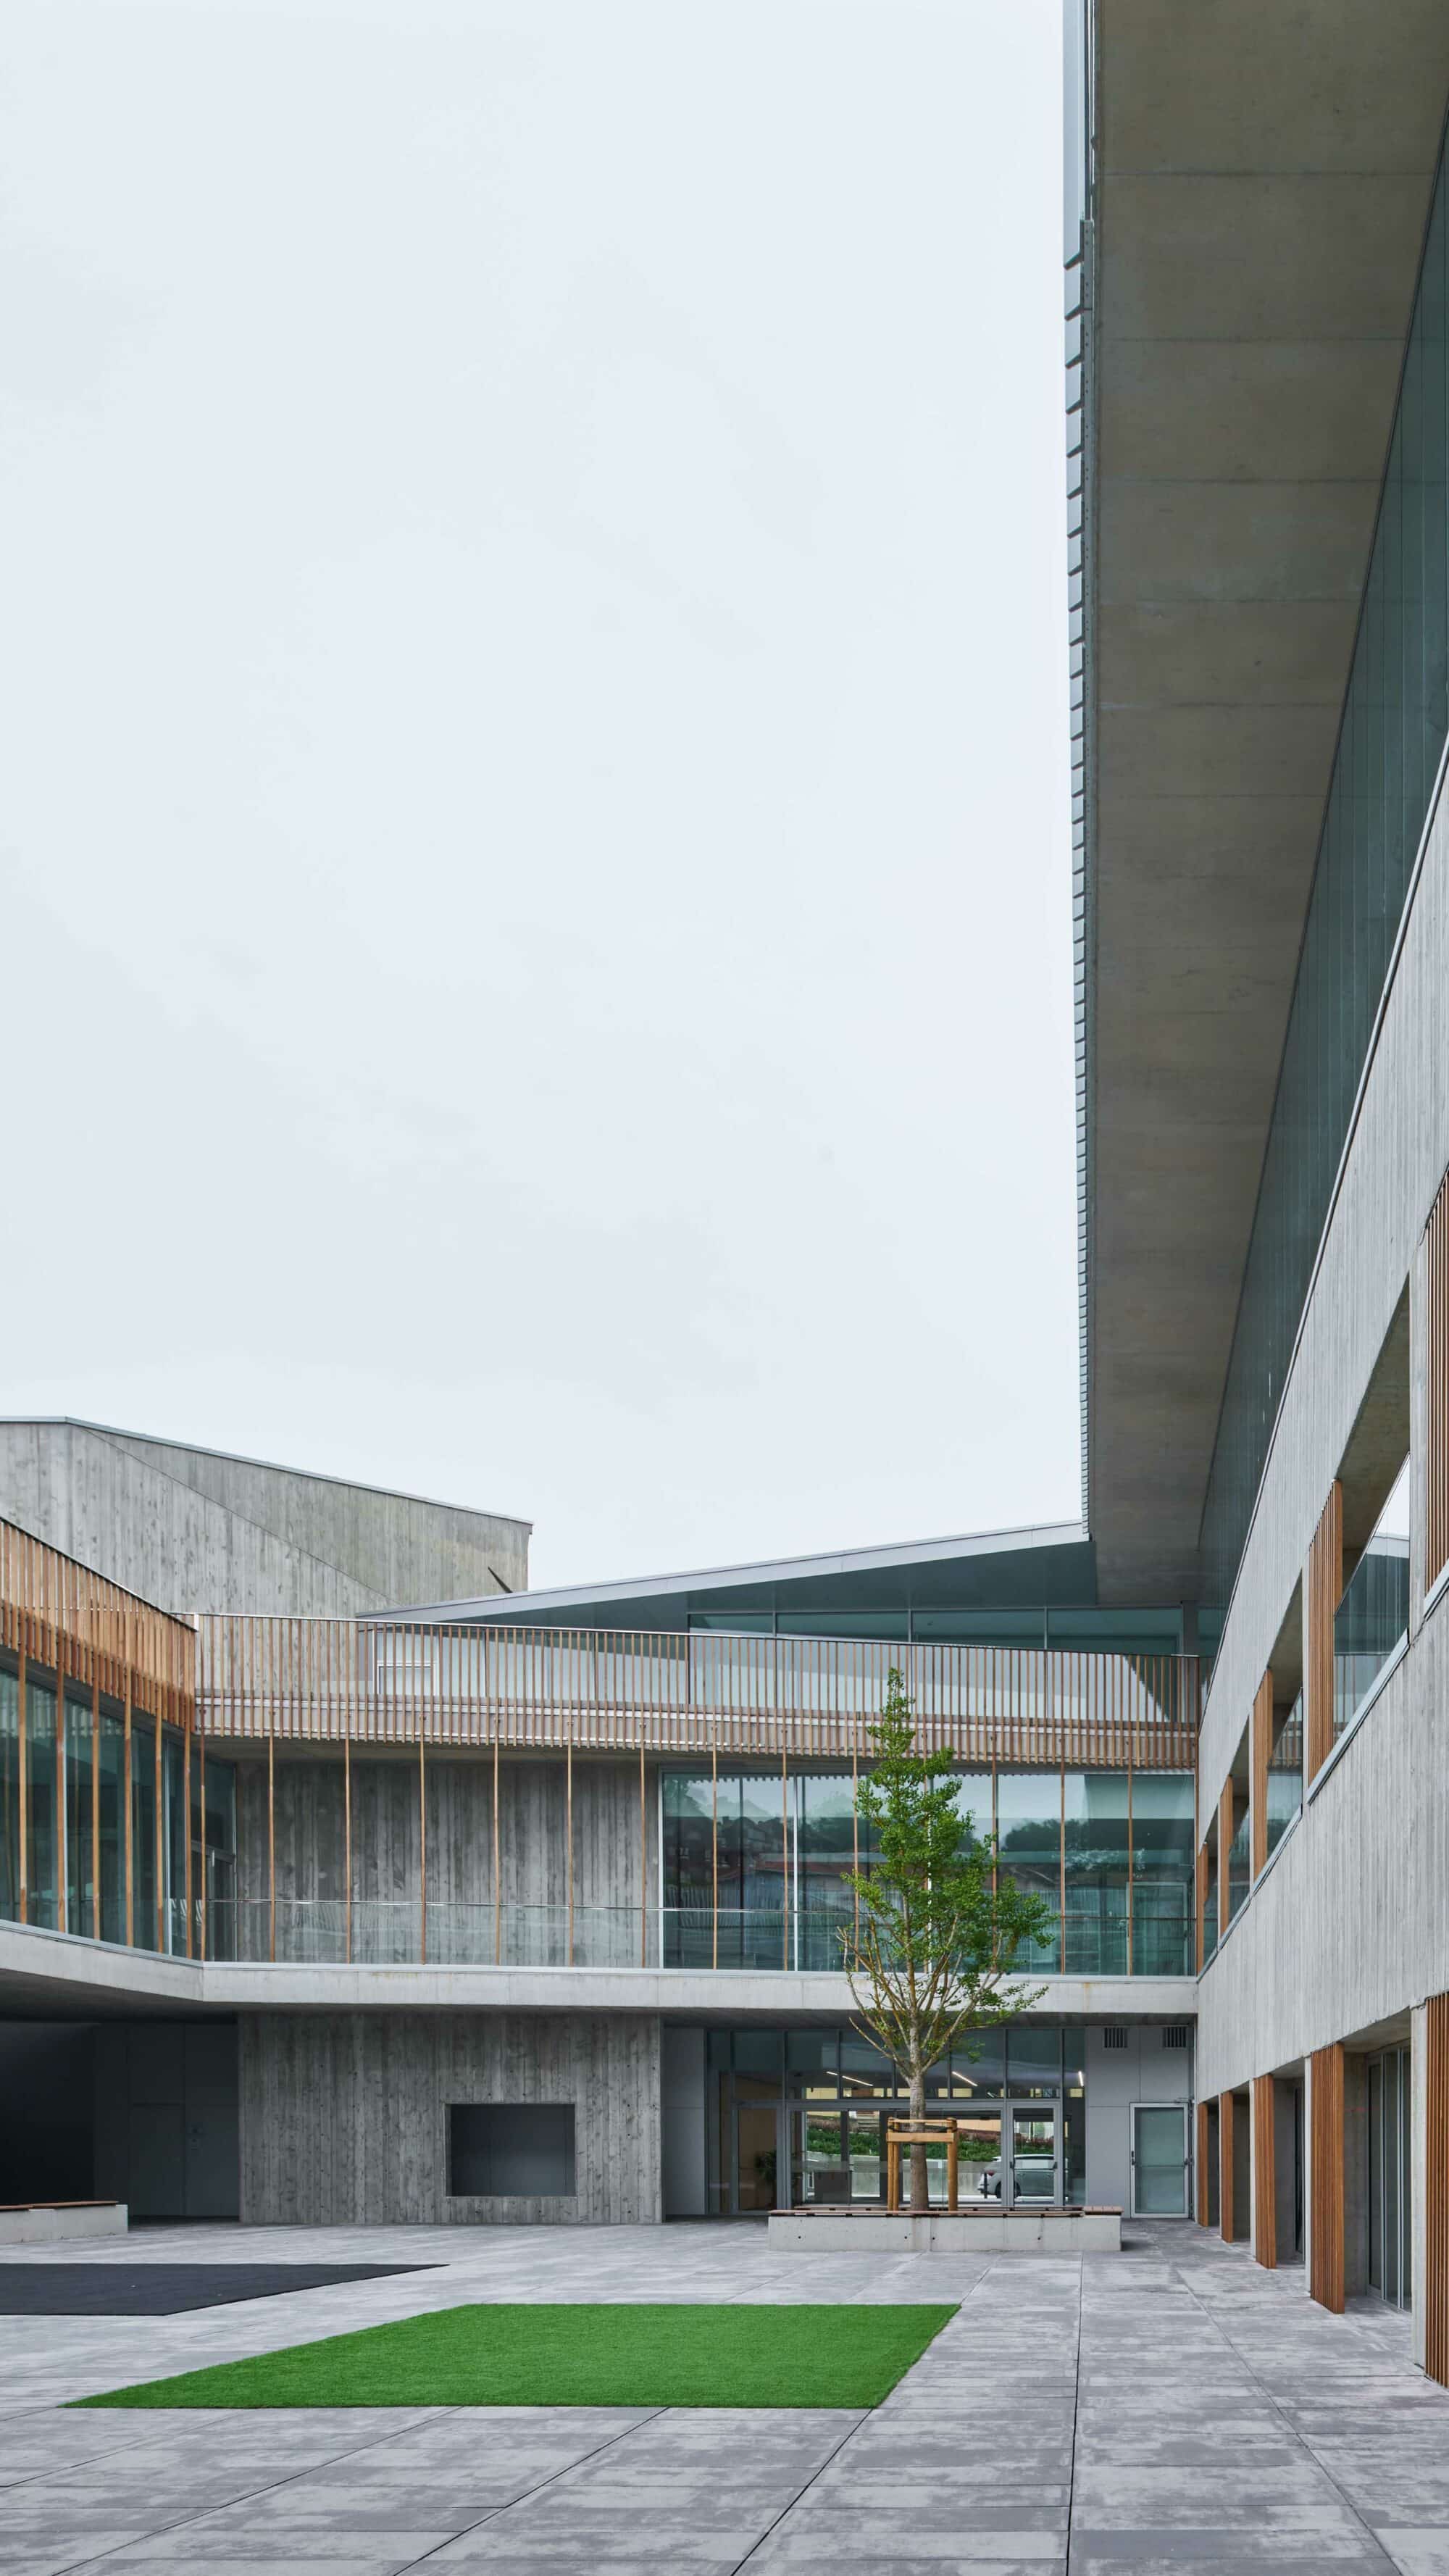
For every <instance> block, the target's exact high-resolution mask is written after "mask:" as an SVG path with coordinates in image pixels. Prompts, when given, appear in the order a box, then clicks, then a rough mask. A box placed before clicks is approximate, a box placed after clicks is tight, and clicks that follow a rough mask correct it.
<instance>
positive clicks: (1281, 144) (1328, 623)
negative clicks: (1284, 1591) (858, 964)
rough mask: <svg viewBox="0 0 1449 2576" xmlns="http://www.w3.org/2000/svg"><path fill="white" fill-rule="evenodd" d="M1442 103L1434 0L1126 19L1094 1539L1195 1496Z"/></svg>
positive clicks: (1112, 104)
mask: <svg viewBox="0 0 1449 2576" xmlns="http://www.w3.org/2000/svg"><path fill="white" fill-rule="evenodd" d="M1446 94H1449V10H1446V9H1445V8H1444V7H1443V6H1442V0H1374V5H1366V0H1293V5H1292V6H1291V7H1289V6H1264V0H1197V5H1195V6H1192V7H1185V6H1183V5H1182V0H1100V6H1099V10H1098V60H1097V117H1096V126H1097V193H1096V223H1097V248H1098V272H1097V320H1096V330H1095V334H1094V340H1093V349H1094V356H1095V381H1096V452H1095V466H1094V469H1093V470H1091V473H1090V489H1091V493H1092V497H1093V502H1094V506H1095V513H1096V530H1097V554H1096V568H1097V596H1096V604H1095V617H1094V619H1093V621H1092V626H1091V630H1090V638H1091V641H1090V664H1089V689H1091V690H1092V692H1093V693H1094V697H1095V710H1096V718H1095V720H1096V826H1095V840H1094V848H1093V850H1092V853H1091V870H1092V884H1093V893H1094V910H1095V923H1094V927H1095V962H1093V959H1092V957H1090V956H1089V960H1088V968H1087V971H1088V975H1089V978H1090V979H1092V980H1091V989H1090V1025H1091V1031H1092V1044H1091V1088H1090V1098H1089V1104H1088V1133H1089V1148H1088V1151H1089V1172H1090V1177H1091V1198H1090V1203H1089V1209H1090V1212H1089V1263H1090V1270H1089V1279H1090V1291H1089V1294H1090V1329H1089V1337H1088V1352H1087V1401H1088V1447H1089V1511H1088V1520H1089V1526H1090V1528H1091V1532H1092V1536H1093V1538H1094V1540H1095V1542H1096V1550H1097V1570H1098V1580H1099V1587H1100V1598H1101V1599H1102V1600H1103V1601H1104V1602H1112V1601H1125V1600H1130V1599H1137V1600H1143V1599H1153V1598H1157V1599H1172V1598H1177V1597H1181V1596H1184V1595H1188V1594H1192V1593H1195V1592H1196V1590H1197V1580H1196V1562H1195V1560H1196V1546H1197V1537H1198V1522H1199V1516H1200V1511H1201V1505H1202V1498H1203V1491H1204V1487H1205V1484H1206V1479H1207V1473H1208V1468H1209V1464H1210V1461H1211V1456H1212V1448H1213V1441H1214V1436H1215V1433H1216V1428H1217V1420H1218V1410H1219V1404H1220V1401H1221V1396H1222V1389H1223V1381H1224V1376H1225V1373H1226V1368H1227V1361H1228V1353H1229V1346H1230V1343H1231V1339H1232V1331H1233V1323H1234V1318H1235V1314H1236V1310H1237V1302H1238V1293H1239V1286H1240V1282H1241V1278H1242V1272H1243V1264H1244V1259H1245V1256H1246V1252H1247V1245H1248V1237H1249V1231H1250V1227H1251V1222H1252V1215H1253V1207H1254V1200H1255V1195H1256V1191H1257V1186H1258V1176H1259V1171H1260V1167H1261V1163H1262V1155H1263V1147H1264V1143H1265V1139H1266V1134H1267V1128H1268V1120H1269V1115H1270V1111H1271V1107H1272V1100H1273V1092H1274V1085H1275V1081H1276V1076H1277V1070H1278V1062H1279V1057H1280V1053H1281V1049H1282V1044H1283V1036H1284V1030H1285V1026H1286V1021H1287V1013H1288V1004H1289V1000H1290V996H1291V991H1292V984H1293V977H1294V972H1295V968H1296V963H1297V955H1298V944H1299V939H1300V935H1301V932H1302V926H1303V917H1304V910H1305V906H1306V902H1307V896H1308V889H1309V884H1310V879H1311V875H1312V870H1313V863H1314V858H1315V854H1316V848H1317V840H1318V831H1319V823H1320V818H1321V814H1322V810H1323V803H1324V798H1325V794H1326V791H1327V787H1328V780H1329V774H1330V769H1331V765H1332V760H1333V752H1334V743H1335V738H1336V732H1337V725H1338V716H1339V709H1340V705H1341V702H1342V697H1343V692H1344V687H1345V683H1346V680H1347V676H1348V670H1349V663H1350V658H1351V653H1352V648H1353V639H1354V631H1355V625H1356V619H1357V611H1358V602H1359V594H1360V590H1361V587H1362V583H1363V578H1364V574H1365V570H1366V567H1367V561H1368V553H1369V547H1370V542H1371V538H1372V530H1373V523H1374V515H1375V510H1376V505H1377V500H1378V493H1379V486H1380V481H1381V477H1382V472H1383V466H1384V460H1385V454H1386V449H1387V443H1388V439H1389V433H1390V428H1391V423H1392V417H1393V408H1394V400H1395V394H1396V389H1397V382H1398V375H1399V369H1400V363H1401V359H1402V355H1403V347H1404V340H1405V335H1406V331H1407V327H1408V320H1409V313H1410V307H1411V303H1412V298H1413V291H1414V284H1415V277H1416V272H1417V265H1418V258H1419V250H1420V243H1421V239H1422V235H1423V230H1424V224H1425V219H1426V216H1427V212H1428V205H1429V194H1430V184H1431V180H1432V177H1433V171H1434V167H1435V162H1436V159H1437V155H1438V149H1439V139H1440V129H1441V124H1442V121H1443V116H1444V107H1445V98H1446Z"/></svg>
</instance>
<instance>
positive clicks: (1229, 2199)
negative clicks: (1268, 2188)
mask: <svg viewBox="0 0 1449 2576" xmlns="http://www.w3.org/2000/svg"><path fill="white" fill-rule="evenodd" d="M1218 1867H1219V1870H1220V1871H1221V1868H1222V1863H1221V1861H1220V1862H1219V1864H1218ZM1237 2215H1238V2214H1237V2211H1236V2209H1235V2208H1234V2206H1233V2097H1232V2095H1231V2093H1220V2094H1219V2095H1218V2234H1219V2235H1220V2236H1221V2237H1222V2239H1223V2241H1224V2243H1225V2244H1229V2245H1230V2244H1231V2243H1232V2241H1233V2236H1234V2233H1235V2230H1236V2227H1237Z"/></svg>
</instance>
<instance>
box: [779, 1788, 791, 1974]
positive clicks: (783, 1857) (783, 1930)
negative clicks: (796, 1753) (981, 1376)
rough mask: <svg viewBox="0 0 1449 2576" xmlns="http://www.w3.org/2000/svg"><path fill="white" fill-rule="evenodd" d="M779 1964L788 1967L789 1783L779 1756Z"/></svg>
mask: <svg viewBox="0 0 1449 2576" xmlns="http://www.w3.org/2000/svg"><path fill="white" fill-rule="evenodd" d="M780 1870H781V1884H780V1964H781V1966H782V1967H785V1968H788V1967H789V1965H790V1783H789V1779H788V1777H787V1775H786V1770H785V1755H784V1751H783V1748H782V1750H781V1754H780Z"/></svg>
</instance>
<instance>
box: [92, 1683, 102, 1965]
mask: <svg viewBox="0 0 1449 2576" xmlns="http://www.w3.org/2000/svg"><path fill="white" fill-rule="evenodd" d="M100 1937H101V1667H100V1658H99V1656H98V1655H97V1654H96V1653H95V1652H94V1650H93V1651H92V1654H91V1939H92V1940H93V1941H99V1939H100Z"/></svg>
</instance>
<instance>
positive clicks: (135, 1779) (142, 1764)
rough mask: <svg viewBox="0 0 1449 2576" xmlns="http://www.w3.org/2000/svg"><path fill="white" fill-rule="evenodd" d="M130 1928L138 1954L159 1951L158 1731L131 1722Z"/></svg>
mask: <svg viewBox="0 0 1449 2576" xmlns="http://www.w3.org/2000/svg"><path fill="white" fill-rule="evenodd" d="M131 1924H132V1938H133V1940H134V1943H135V1946H136V1948H137V1949H138V1950H154V1949H155V1947H156V1729H155V1726H154V1724H153V1723H152V1720H151V1719H150V1718H149V1717H136V1716H133V1717H132V1719H131Z"/></svg>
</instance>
